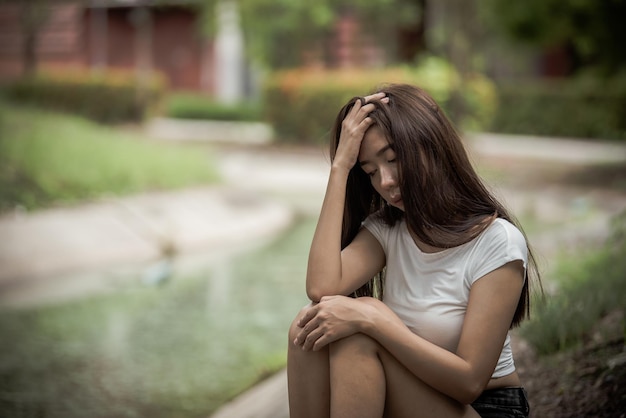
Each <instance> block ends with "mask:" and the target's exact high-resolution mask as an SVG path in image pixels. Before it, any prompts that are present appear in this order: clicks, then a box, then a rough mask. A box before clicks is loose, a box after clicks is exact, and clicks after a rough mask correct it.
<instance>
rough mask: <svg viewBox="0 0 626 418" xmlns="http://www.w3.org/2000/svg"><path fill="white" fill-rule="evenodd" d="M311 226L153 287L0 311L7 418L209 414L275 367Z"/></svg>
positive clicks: (0, 376)
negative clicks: (50, 304)
mask: <svg viewBox="0 0 626 418" xmlns="http://www.w3.org/2000/svg"><path fill="white" fill-rule="evenodd" d="M313 229H314V221H313V220H309V219H305V220H302V221H299V222H298V223H297V224H296V225H295V226H294V227H293V228H291V229H290V230H289V231H288V232H287V233H286V234H285V235H283V236H281V237H280V238H279V239H277V240H276V241H274V242H272V243H270V244H268V245H266V246H264V247H263V248H261V249H257V250H253V251H251V252H248V253H245V254H239V255H236V256H232V257H224V258H222V259H220V260H218V261H214V262H211V263H210V265H206V266H204V267H200V268H197V269H195V270H194V272H193V273H185V274H184V275H181V274H176V273H175V274H174V275H173V277H172V278H171V279H170V280H168V281H166V282H165V283H162V284H160V285H145V284H141V280H136V281H134V285H129V286H127V287H124V288H121V289H120V290H118V291H116V292H115V293H109V294H101V295H97V296H92V297H89V298H83V299H81V300H77V301H73V302H68V303H64V304H62V305H55V306H48V307H39V308H30V309H20V310H15V309H13V310H11V309H6V310H4V311H3V312H2V314H1V315H0V340H1V341H2V344H0V411H1V414H0V415H2V416H11V417H31V416H32V417H34V416H46V417H65V418H72V417H145V416H151V417H195V416H197V417H201V416H204V417H206V416H208V415H209V414H210V412H212V411H213V410H215V409H217V408H218V407H219V406H220V405H221V404H222V403H223V402H225V401H226V400H228V399H230V398H232V397H233V396H235V395H236V394H237V393H239V392H241V391H242V390H244V389H245V388H246V387H248V386H250V385H252V384H254V383H255V382H256V381H258V380H259V379H260V378H262V377H264V376H266V375H268V374H270V373H272V372H274V371H276V370H277V369H279V368H281V367H282V366H284V364H285V361H286V341H287V338H286V332H287V328H288V326H289V323H290V321H291V319H292V317H293V316H294V315H295V313H296V312H297V311H298V309H299V308H300V307H301V306H303V305H304V304H305V303H306V296H305V294H304V277H305V271H306V259H307V256H308V247H309V245H310V241H311V237H312V235H313Z"/></svg>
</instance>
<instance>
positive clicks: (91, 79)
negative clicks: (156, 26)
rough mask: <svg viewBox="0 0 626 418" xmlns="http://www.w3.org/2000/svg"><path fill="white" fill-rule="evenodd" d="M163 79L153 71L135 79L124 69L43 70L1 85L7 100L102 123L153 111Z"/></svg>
mask: <svg viewBox="0 0 626 418" xmlns="http://www.w3.org/2000/svg"><path fill="white" fill-rule="evenodd" d="M165 87H166V85H165V81H164V78H163V77H162V76H160V75H159V74H157V73H154V74H153V75H152V76H151V77H150V78H146V79H142V82H141V83H138V82H137V79H136V76H135V73H133V72H128V71H119V70H117V71H113V70H107V71H106V72H104V71H103V72H91V71H89V70H84V69H79V68H73V69H63V70H56V71H54V70H46V71H42V72H40V73H37V74H35V75H33V76H30V77H24V78H21V79H19V80H16V81H13V82H12V83H11V84H9V85H7V86H4V88H3V90H4V94H3V95H4V97H5V98H6V99H8V100H12V101H17V102H19V103H24V104H29V105H33V106H37V107H40V108H46V109H51V110H55V111H61V112H66V113H72V114H76V115H81V116H84V117H87V118H89V119H92V120H94V121H97V122H102V123H120V122H129V121H141V120H143V119H144V118H145V117H146V116H148V115H149V114H151V113H152V112H155V111H156V110H157V108H158V106H159V103H160V101H161V100H162V98H163V95H164V93H165Z"/></svg>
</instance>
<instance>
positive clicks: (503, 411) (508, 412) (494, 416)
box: [472, 388, 530, 418]
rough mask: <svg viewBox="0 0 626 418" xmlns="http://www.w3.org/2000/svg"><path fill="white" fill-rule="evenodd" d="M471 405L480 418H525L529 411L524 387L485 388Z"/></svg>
mask: <svg viewBox="0 0 626 418" xmlns="http://www.w3.org/2000/svg"><path fill="white" fill-rule="evenodd" d="M472 407H473V408H474V409H475V410H476V412H478V415H480V416H481V418H527V417H528V415H529V413H530V407H529V406H528V398H527V397H526V391H525V390H524V388H502V389H490V390H486V391H484V392H483V393H482V394H481V395H480V396H479V397H478V399H476V400H475V401H474V402H472Z"/></svg>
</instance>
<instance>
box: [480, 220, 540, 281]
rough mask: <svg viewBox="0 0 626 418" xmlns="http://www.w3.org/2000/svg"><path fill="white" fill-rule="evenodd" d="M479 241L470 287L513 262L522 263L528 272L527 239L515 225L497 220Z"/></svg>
mask: <svg viewBox="0 0 626 418" xmlns="http://www.w3.org/2000/svg"><path fill="white" fill-rule="evenodd" d="M478 239H479V243H478V246H477V247H476V252H475V253H474V254H473V258H472V263H471V269H470V271H469V280H470V285H471V284H473V283H474V282H475V281H476V280H478V279H480V278H481V277H484V276H485V275H486V274H488V273H491V272H492V271H494V270H496V269H498V268H500V267H502V266H503V265H505V264H507V263H510V262H511V261H516V260H520V261H522V263H523V265H524V270H526V265H527V262H528V247H527V245H526V239H525V238H524V235H523V234H522V233H521V232H520V230H519V229H517V228H516V227H515V226H514V225H513V224H511V223H509V222H508V221H506V220H504V219H497V220H496V221H494V223H493V224H492V225H491V226H489V228H487V230H486V231H485V232H484V233H483V234H482V235H481V236H480V237H479V238H478Z"/></svg>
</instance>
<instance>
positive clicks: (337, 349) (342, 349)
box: [330, 333, 381, 358]
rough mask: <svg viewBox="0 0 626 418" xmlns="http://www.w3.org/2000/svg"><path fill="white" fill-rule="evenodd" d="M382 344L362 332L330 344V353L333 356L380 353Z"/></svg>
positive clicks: (373, 354)
mask: <svg viewBox="0 0 626 418" xmlns="http://www.w3.org/2000/svg"><path fill="white" fill-rule="evenodd" d="M380 347H381V346H380V344H379V343H378V341H376V340H375V339H373V338H371V337H369V336H367V335H365V334H361V333H356V334H353V335H350V336H348V337H345V338H342V339H340V340H337V341H335V342H333V343H331V344H330V354H331V356H332V357H335V358H337V357H340V356H348V357H352V356H354V355H370V356H375V355H378V352H379V350H380Z"/></svg>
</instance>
